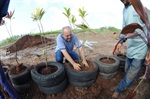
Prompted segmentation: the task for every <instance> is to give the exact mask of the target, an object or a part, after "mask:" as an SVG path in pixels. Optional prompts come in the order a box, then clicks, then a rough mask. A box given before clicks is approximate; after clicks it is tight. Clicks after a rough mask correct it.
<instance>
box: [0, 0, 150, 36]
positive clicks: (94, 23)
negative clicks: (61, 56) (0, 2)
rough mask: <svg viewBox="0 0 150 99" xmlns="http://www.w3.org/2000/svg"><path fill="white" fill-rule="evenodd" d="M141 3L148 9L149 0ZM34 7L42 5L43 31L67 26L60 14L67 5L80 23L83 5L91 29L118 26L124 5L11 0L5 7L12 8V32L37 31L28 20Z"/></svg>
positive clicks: (102, 0)
mask: <svg viewBox="0 0 150 99" xmlns="http://www.w3.org/2000/svg"><path fill="white" fill-rule="evenodd" d="M141 1H142V3H143V4H144V6H146V7H147V8H149V9H150V6H149V5H150V0H141ZM36 7H40V8H43V9H44V10H45V11H46V13H45V15H44V16H43V19H42V23H43V26H44V30H45V31H50V30H57V29H61V28H62V27H63V26H66V25H69V23H68V20H67V18H66V17H65V16H64V15H63V14H62V12H64V7H67V8H70V9H71V13H72V14H73V15H75V17H76V18H77V22H76V24H80V23H81V21H82V20H81V18H80V17H79V12H78V9H79V8H82V7H84V9H85V10H86V11H87V13H88V15H87V16H86V17H85V19H86V21H87V22H88V23H89V25H90V27H91V28H99V27H104V26H114V27H117V28H121V27H122V10H123V7H124V5H123V4H122V3H121V2H120V0H94V1H93V0H86V1H85V0H11V1H10V7H9V9H14V8H15V17H16V18H15V19H14V20H13V23H12V24H13V28H12V29H13V33H14V35H18V34H21V33H27V32H38V31H39V30H38V27H37V24H36V22H33V21H32V19H31V13H32V12H33V11H35V8H36ZM0 31H2V32H1V33H3V34H4V35H1V36H0V39H4V38H7V37H9V35H8V33H7V31H6V29H5V27H4V26H1V27H0Z"/></svg>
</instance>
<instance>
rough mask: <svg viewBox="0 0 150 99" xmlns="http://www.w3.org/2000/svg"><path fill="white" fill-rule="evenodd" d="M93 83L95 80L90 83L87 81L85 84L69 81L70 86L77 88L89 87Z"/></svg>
mask: <svg viewBox="0 0 150 99" xmlns="http://www.w3.org/2000/svg"><path fill="white" fill-rule="evenodd" d="M94 82H95V79H93V80H91V81H87V82H77V81H73V80H69V83H70V84H71V85H72V86H74V87H78V88H84V87H89V86H91V85H92V84H93V83H94Z"/></svg>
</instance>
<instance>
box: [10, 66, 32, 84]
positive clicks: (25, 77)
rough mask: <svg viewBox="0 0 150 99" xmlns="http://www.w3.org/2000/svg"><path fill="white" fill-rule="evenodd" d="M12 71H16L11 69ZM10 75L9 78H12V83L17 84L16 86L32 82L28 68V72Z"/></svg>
mask: <svg viewBox="0 0 150 99" xmlns="http://www.w3.org/2000/svg"><path fill="white" fill-rule="evenodd" d="M23 66H24V65H23ZM25 67H26V66H25ZM12 69H14V68H11V69H10V71H11V70H12ZM8 75H9V78H10V80H11V82H12V83H13V84H15V85H22V84H25V83H27V82H29V81H30V80H31V74H30V70H29V69H28V68H27V67H26V70H25V71H23V72H21V73H20V74H12V75H10V74H9V73H8Z"/></svg>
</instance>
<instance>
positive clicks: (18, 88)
mask: <svg viewBox="0 0 150 99" xmlns="http://www.w3.org/2000/svg"><path fill="white" fill-rule="evenodd" d="M12 85H13V87H14V88H15V90H16V91H17V92H18V93H27V92H28V91H29V89H30V87H31V83H30V82H27V83H25V84H22V85H15V84H12Z"/></svg>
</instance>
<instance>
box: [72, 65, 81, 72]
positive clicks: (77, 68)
mask: <svg viewBox="0 0 150 99" xmlns="http://www.w3.org/2000/svg"><path fill="white" fill-rule="evenodd" d="M80 67H81V65H80V64H77V63H74V64H73V68H74V69H75V70H78V71H80V70H81V68H80Z"/></svg>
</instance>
